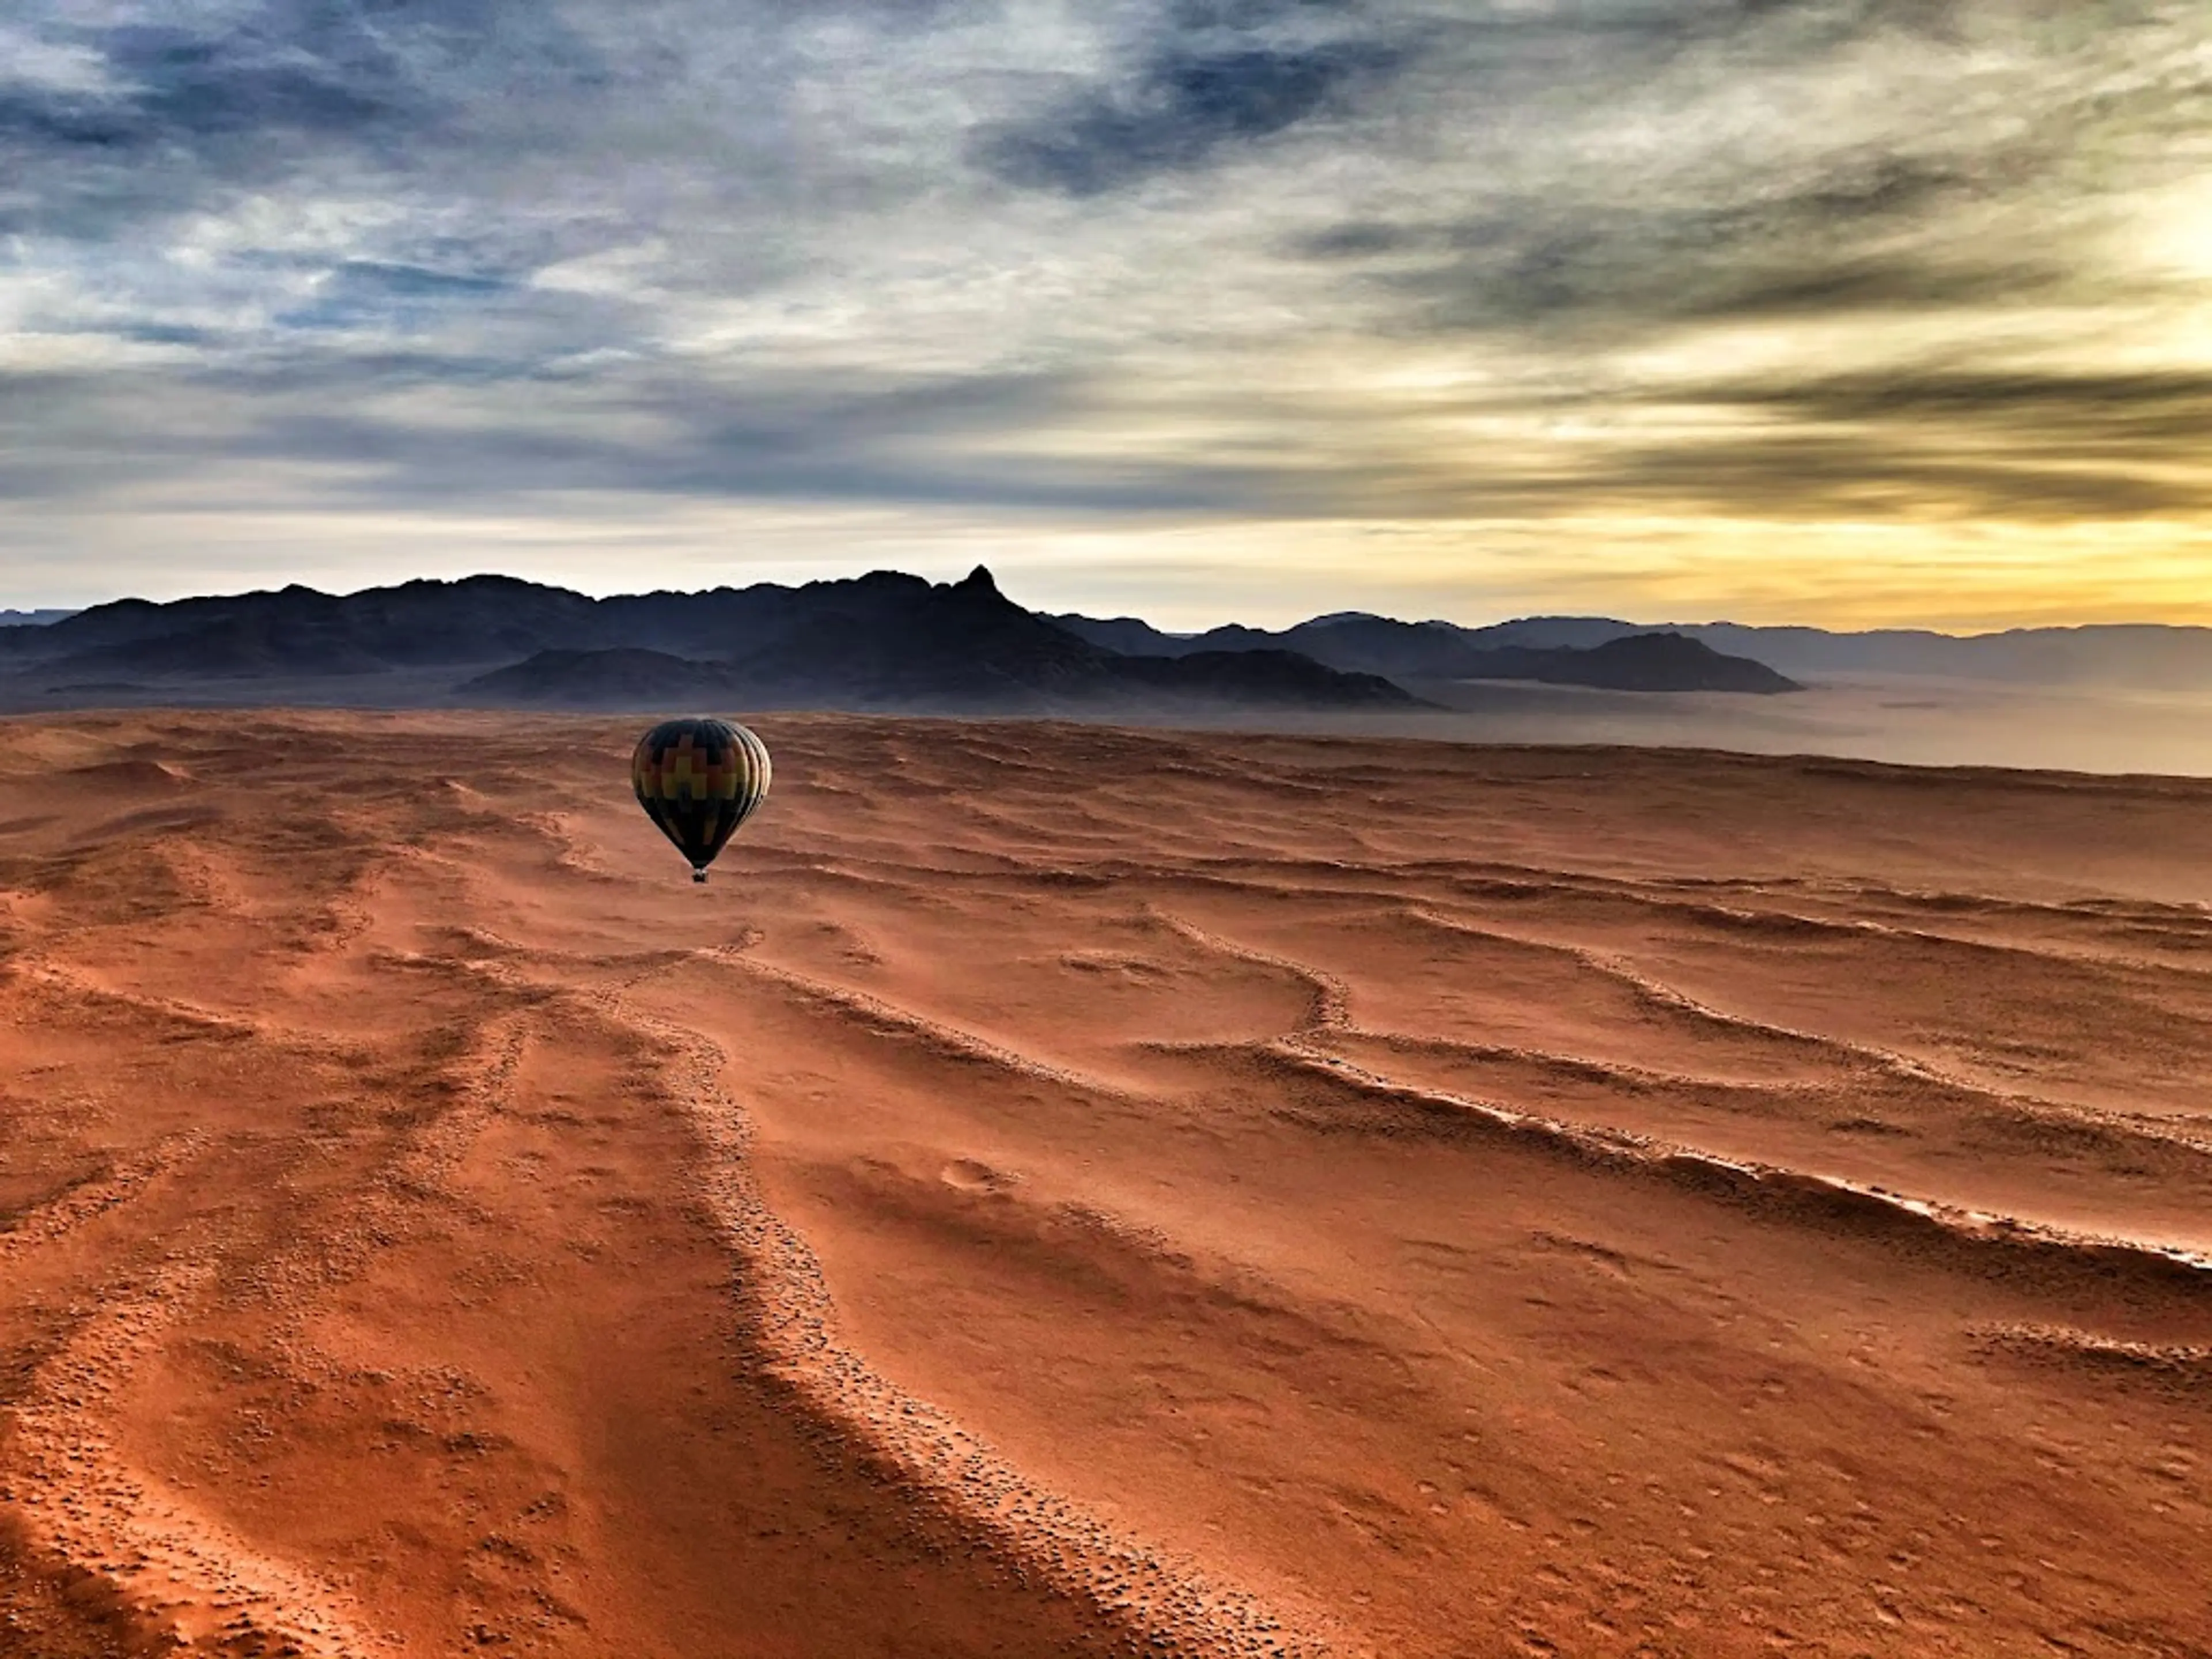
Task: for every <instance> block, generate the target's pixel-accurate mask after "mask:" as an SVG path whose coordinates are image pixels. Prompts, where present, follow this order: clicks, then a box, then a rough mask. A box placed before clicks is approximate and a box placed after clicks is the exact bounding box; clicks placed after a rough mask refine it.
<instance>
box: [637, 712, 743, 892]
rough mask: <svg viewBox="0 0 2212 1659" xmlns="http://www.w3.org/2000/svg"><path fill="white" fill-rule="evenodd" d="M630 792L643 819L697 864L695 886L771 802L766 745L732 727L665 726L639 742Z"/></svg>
mask: <svg viewBox="0 0 2212 1659" xmlns="http://www.w3.org/2000/svg"><path fill="white" fill-rule="evenodd" d="M629 778H630V787H632V788H634V789H635V790H636V792H637V804H638V805H640V806H642V807H643V808H645V815H646V816H647V817H649V818H651V819H652V820H653V822H654V823H657V824H659V826H660V833H661V834H662V835H664V836H667V837H668V839H669V840H671V842H675V843H676V850H677V851H678V852H679V853H681V854H684V857H685V858H687V859H689V860H690V861H691V879H692V880H694V881H704V880H706V879H707V866H708V865H710V864H712V863H713V862H714V855H715V854H717V853H719V852H720V851H721V850H722V844H723V843H724V842H726V841H728V840H729V838H730V836H731V835H732V832H733V831H734V830H735V829H737V827H738V825H739V824H741V823H744V821H745V820H746V819H747V818H749V817H751V816H752V814H753V812H754V811H755V809H756V808H757V807H758V806H759V805H760V804H761V802H762V801H763V800H764V799H767V797H768V780H769V761H768V745H767V744H764V743H763V742H762V741H761V740H760V739H759V738H757V737H755V736H754V735H753V734H752V733H751V732H748V731H747V730H746V729H745V728H744V726H733V725H732V724H731V723H730V722H729V721H727V720H663V721H662V722H661V723H660V724H659V725H658V726H654V727H653V730H652V731H650V732H647V733H646V734H645V735H644V736H643V737H642V738H639V739H638V744H637V750H636V752H635V753H634V754H633V755H632V756H631V757H630V763H629Z"/></svg>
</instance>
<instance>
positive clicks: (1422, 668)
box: [0, 568, 1794, 714]
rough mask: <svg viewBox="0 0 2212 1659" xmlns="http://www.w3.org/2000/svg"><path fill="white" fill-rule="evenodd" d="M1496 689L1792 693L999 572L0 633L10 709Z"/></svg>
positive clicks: (1218, 704) (1729, 677)
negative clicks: (1022, 587)
mask: <svg viewBox="0 0 2212 1659" xmlns="http://www.w3.org/2000/svg"><path fill="white" fill-rule="evenodd" d="M1408 678H1428V679H1432V680H1441V679H1451V678H1502V679H1519V680H1529V681H1538V682H1542V683H1546V684H1562V685H1583V686H1597V687H1604V688H1607V689H1612V690H1634V691H1667V690H1674V691H1680V690H1723V691H1761V692H1765V691H1783V690H1792V689H1794V686H1793V683H1792V682H1790V680H1788V679H1786V678H1784V677H1782V676H1780V675H1778V674H1776V673H1774V672H1773V671H1771V670H1770V669H1768V668H1766V667H1765V666H1763V665H1760V664H1759V663H1757V662H1753V661H1749V660H1746V659H1738V658H1732V657H1729V656H1728V655H1726V654H1725V653H1719V652H1717V651H1715V650H1713V649H1712V648H1711V647H1709V646H1707V645H1705V644H1702V643H1700V642H1699V641H1694V640H1692V639H1689V638H1686V637H1685V636H1683V635H1677V634H1656V635H1653V634H1638V633H1636V632H1634V631H1633V630H1632V631H1630V632H1627V633H1625V634H1622V635H1617V636H1614V637H1612V638H1608V639H1606V640H1604V641H1599V642H1597V643H1596V644H1595V645H1594V646H1591V647H1582V646H1577V645H1536V644H1513V645H1510V646H1508V647H1503V648H1499V649H1496V650H1491V651H1481V650H1470V649H1468V647H1466V646H1465V645H1464V644H1463V643H1462V642H1460V641H1457V639H1456V636H1455V635H1454V634H1452V633H1450V632H1449V631H1448V630H1444V629H1443V625H1439V624H1428V623H1397V622H1391V621H1389V620H1388V619H1385V618H1381V617H1356V618H1334V619H1323V620H1322V621H1321V622H1316V623H1308V624H1305V625H1304V626H1303V627H1301V628H1298V629H1289V630H1286V631H1285V632H1284V633H1282V634H1267V633H1264V632H1261V631H1258V630H1253V629H1217V630H1215V632H1214V634H1212V635H1201V636H1199V637H1197V638H1195V639H1190V638H1185V637H1182V636H1178V635H1168V634H1164V633H1160V632H1159V631H1158V630H1156V629H1150V628H1148V627H1146V625H1145V624H1143V623H1134V622H1129V621H1123V622H1116V623H1094V622H1091V621H1089V620H1088V619H1085V618H1082V617H1043V616H1040V615H1038V614H1036V613H1035V612H1032V611H1026V610H1024V609H1023V608H1022V607H1021V606H1020V605H1016V604H1014V603H1013V602H1012V600H1010V599H1006V596H1005V595H1004V594H1002V593H1001V592H1000V591H999V589H998V586H997V584H996V583H995V582H994V580H992V577H991V574H990V573H989V572H988V571H987V570H984V569H981V568H978V569H976V570H975V571H974V572H972V573H971V574H969V576H968V577H967V578H965V579H964V580H961V581H958V582H949V583H937V584H933V583H930V582H928V581H926V580H923V579H921V577H918V576H909V575H903V574H897V573H895V572H877V573H874V574H870V575H866V576H861V577H858V578H854V579H851V580H836V581H820V582H809V583H806V584H805V585H804V586H796V587H787V586H778V585H775V584H772V583H762V584H757V585H756V586H750V587H744V588H717V589H714V590H711V591H708V592H698V593H675V592H654V593H643V594H629V595H622V596H617V597H614V598H610V599H592V598H590V597H589V596H587V595H585V594H581V593H577V592H570V591H568V590H567V589H564V588H559V587H550V586H542V585H539V584H537V583H532V582H526V581H520V580H514V579H513V578H507V577H500V576H476V577H471V578H468V579H466V580H460V581H453V582H443V581H428V580H422V581H410V582H406V583H403V584H400V585H398V586H392V587H384V588H373V589H369V590H367V591H364V592H358V593H352V594H347V595H333V594H328V593H323V592H317V591H315V590H314V589H312V588H307V587H301V586H292V587H287V588H283V589H282V590H279V591H276V592H256V593H246V594H239V595H231V596H224V597H216V598H204V599H180V600H174V601H171V602H168V603H166V604H156V603H153V602H150V601H148V600H143V599H125V600H119V601H117V602H116V603H113V604H111V605H98V606H94V607H93V608H92V609H90V610H88V611H81V612H78V613H76V614H75V615H72V616H69V617H64V618H63V619H61V620H59V621H57V622H51V623H46V624H44V625H33V626H16V627H0V703H4V704H5V705H6V706H9V707H15V708H32V707H55V706H67V705H69V704H71V703H86V702H100V703H109V702H160V701H191V702H210V701H213V702H267V701H273V700H289V701H301V702H339V703H349V704H368V705H393V706H404V705H420V704H426V703H429V704H435V703H452V702H460V703H468V704H495V705H501V706H511V705H535V706H544V707H549V708H551V707H560V708H659V707H664V706H673V705H675V704H678V703H685V702H701V703H708V702H711V703H717V704H734V705H737V706H741V707H748V708H853V709H884V710H890V709H913V710H940V711H945V712H978V713H1053V712H1061V711H1065V712H1080V711H1085V710H1097V709H1108V710H1110V709H1117V708H1121V709H1127V710H1128V711H1130V712H1132V713H1138V714H1141V713H1146V712H1175V711H1178V710H1190V711H1199V710H1205V709H1213V708H1225V709H1234V708H1292V709H1315V710H1329V709H1348V710H1364V711H1373V712H1389V711H1392V710H1403V711H1413V710H1417V709H1419V708H1422V707H1424V706H1425V702H1424V699H1423V698H1422V697H1421V696H1419V694H1418V692H1417V691H1416V690H1409V689H1408V688H1407V685H1406V684H1404V682H1405V681H1406V680H1407V679H1408Z"/></svg>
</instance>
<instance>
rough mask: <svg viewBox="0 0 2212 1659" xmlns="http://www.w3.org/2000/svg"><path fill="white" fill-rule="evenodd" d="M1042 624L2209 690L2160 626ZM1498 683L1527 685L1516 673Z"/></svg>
mask: <svg viewBox="0 0 2212 1659" xmlns="http://www.w3.org/2000/svg"><path fill="white" fill-rule="evenodd" d="M1053 620H1054V621H1055V622H1057V623H1060V625H1061V626H1062V627H1064V628H1066V629H1070V630H1071V631H1073V632H1074V633H1078V634H1080V635H1083V636H1084V637H1085V639H1089V640H1094V641H1099V642H1101V643H1105V644H1109V645H1110V646H1111V647H1113V648H1114V649H1115V650H1122V651H1139V650H1142V651H1152V652H1158V653H1169V654H1172V653H1178V652H1186V651H1195V650H1210V649H1222V648H1229V649H1241V648H1246V647H1249V646H1250V645H1253V644H1257V643H1262V642H1264V643H1266V644H1268V645H1276V646H1286V647H1289V648H1291V649H1294V650H1298V651H1304V652H1305V653H1307V654H1309V655H1310V656H1313V657H1315V658H1316V659H1318V660H1320V661H1323V662H1330V663H1334V664H1336V665H1340V666H1346V665H1358V666H1361V667H1364V668H1367V669H1369V670H1370V671H1374V672H1378V673H1389V674H1392V675H1395V676H1398V677H1404V678H1425V677H1429V678H1497V677H1498V676H1497V675H1496V674H1494V673H1487V674H1486V673H1485V672H1483V671H1482V670H1481V669H1480V666H1479V665H1474V664H1473V663H1472V662H1471V660H1470V659H1466V658H1463V657H1461V656H1459V655H1458V653H1462V652H1497V651H1504V650H1534V651H1574V652H1595V651H1596V650H1597V649H1599V648H1600V647H1604V646H1606V645H1608V644H1610V643H1611V642H1613V641H1616V640H1620V639H1626V638H1628V637H1630V636H1631V635H1647V636H1648V635H1654V634H1677V635H1681V636H1682V637H1683V638H1685V639H1690V640H1694V641H1698V642H1699V643H1700V644H1702V645H1705V646H1708V647H1711V648H1712V649H1713V650H1714V651H1716V652H1717V653H1722V654H1723V655H1725V656H1731V657H1735V658H1739V659H1746V660H1749V661H1753V662H1758V663H1761V664H1764V665H1765V666H1766V667H1768V668H1771V669H1772V670H1773V671H1776V672H1777V673H1778V674H1782V675H1784V676H1788V677H1791V678H1797V679H1800V680H1802V679H1805V678H1820V677H1823V676H1827V677H1852V676H1875V675H1879V676H1907V677H1917V678H1941V679H1954V680H1984V681H1993V682H2000V683H2004V684H2014V685H2022V686H2045V687H2051V688H2058V687H2067V686H2081V687H2100V688H2106V689H2114V690H2118V689H2134V690H2212V628H2196V627H2183V626H2172V625H2168V624H2163V623H2111V624H2091V625H2087V626H2083V627H2079V628H2020V629H2008V630H2006V631H2004V632H2002V633H1992V634H1969V635H1956V634H1938V633H1936V632H1933V631H1931V630H1929V629H1895V628H1889V629H1869V630H1866V631H1863V632H1851V633H1839V632H1832V631H1830V630H1828V629H1820V628H1762V627H1753V626H1751V625H1748V624H1746V623H1729V622H1718V623H1632V622H1624V621H1622V620H1620V618H1618V617H1521V618H1519V619H1517V620H1516V621H1513V622H1506V623H1494V624H1492V625H1491V626H1488V627H1485V628H1467V627H1462V626H1461V625H1459V624H1458V623H1448V622H1420V623H1403V622H1395V621H1392V620H1391V619H1390V618H1388V617H1371V616H1368V615H1366V614H1364V613H1362V612H1349V613H1346V612H1339V613H1337V614H1336V615H1334V616H1329V617H1316V618H1315V619H1314V620H1313V621H1311V622H1306V623H1299V624H1298V625H1297V627H1295V628H1290V629H1283V630H1282V631H1280V632H1279V633H1274V634H1267V633H1263V632H1261V630H1259V629H1250V628H1245V627H1243V626H1240V625H1237V624H1231V625H1230V626H1228V627H1225V628H1218V629H1213V630H1212V631H1211V632H1209V633H1206V634H1167V633H1163V632H1161V631H1160V630H1158V629H1154V628H1152V626H1151V625H1150V624H1148V623H1144V622H1141V621H1139V620H1138V619H1137V618H1136V617H1113V618H1110V619H1103V620H1102V619H1098V618H1094V617H1079V616H1060V617H1054V618H1053ZM1385 641H1397V642H1398V643H1397V645H1395V646H1388V647H1385V646H1383V645H1382V644H1381V643H1380V642H1385ZM1385 664H1388V665H1389V666H1384V665H1385ZM1437 665H1456V666H1453V667H1451V668H1450V669H1449V671H1447V672H1444V673H1442V674H1434V673H1432V669H1433V668H1434V667H1436V666H1437ZM1492 666H1493V668H1494V667H1495V665H1494V664H1493V665H1492ZM1509 677H1510V678H1528V677H1527V676H1523V675H1522V674H1521V673H1520V672H1519V671H1517V670H1516V671H1514V672H1513V673H1512V674H1510V676H1509ZM1567 683H1571V684H1588V683H1589V682H1584V681H1579V680H1577V681H1571V682H1567ZM1670 689H1686V688H1670Z"/></svg>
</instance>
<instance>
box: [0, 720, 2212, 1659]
mask: <svg viewBox="0 0 2212 1659" xmlns="http://www.w3.org/2000/svg"><path fill="white" fill-rule="evenodd" d="M757 727H758V729H759V730H760V732H761V733H762V735H763V737H764V738H766V739H767V741H768V743H769V746H770V747H771V749H772V750H774V753H775V761H776V768H777V770H776V781H775V792H774V793H773V795H772V796H771V797H770V799H769V803H768V805H767V806H766V807H765V808H764V809H763V811H762V813H761V815H760V816H759V817H757V819H755V821H754V822H753V823H751V824H750V825H749V826H748V827H747V828H746V829H745V830H744V831H743V832H742V833H741V835H740V836H739V837H738V841H737V842H736V843H734V844H733V846H732V849H731V850H730V851H729V852H728V853H727V854H725V856H724V857H723V859H722V860H721V862H720V864H719V865H718V866H716V869H715V872H714V878H713V880H712V881H711V882H710V883H709V884H708V885H707V886H705V887H704V888H697V887H695V886H693V884H691V883H690V880H689V878H688V874H687V872H686V871H685V869H684V866H683V865H682V862H681V860H679V859H678V857H677V856H676V854H674V853H673V851H672V850H671V848H668V847H667V846H666V844H665V843H664V842H661V841H660V840H659V837H658V836H657V835H656V833H655V832H654V831H653V829H652V827H651V826H650V825H649V824H648V823H647V822H646V820H645V819H644V817H642V815H641V814H640V813H639V812H638V811H637V810H636V808H635V805H634V804H633V803H632V801H631V800H630V799H629V791H628V781H627V757H628V753H629V744H630V743H631V741H632V740H633V739H634V738H635V734H636V732H637V730H639V729H640V723H638V722H635V721H628V720H623V721H610V720H564V719H557V718H536V717H511V716H497V715H480V716H477V715H471V716H464V715H452V714H410V715H404V716H374V715H363V714H270V713H252V712H232V713H228V714H147V713H143V712H138V713H132V714H127V715H113V716H103V715H99V714H83V715H71V716H65V717H55V718H45V719H38V720H19V721H12V722H5V723H0V1653H5V1654H7V1655H9V1656H17V1655H29V1656H39V1659H46V1656H56V1659H82V1656H91V1655H95V1654H108V1653H140V1652H146V1653H152V1652H169V1651H175V1650H180V1649H181V1650H184V1651H187V1652H206V1653H222V1654H234V1655H246V1654H256V1653H258V1654H272V1655H273V1654H283V1655H308V1656H315V1659H339V1656H345V1659H424V1656H432V1655H447V1654H454V1653H459V1652H492V1653H515V1654H523V1653H543V1654H557V1655H574V1656H607V1659H616V1656H620V1659H719V1656H821V1659H860V1656H894V1655H896V1656H905V1659H919V1656H940V1655H942V1656H953V1655H985V1654H996V1655H1061V1654H1066V1655H1086V1654H1087V1655H1099V1654H1109V1653H1124V1654H1127V1653H1140V1654H1146V1655H1183V1656H1213V1655H1245V1656H1249V1655H1320V1654H1324V1653H1326V1654H1332V1655H1342V1656H1352V1655H1373V1656H1377V1659H1446V1656H1452V1659H1458V1656H1486V1655H1518V1654H1538V1655H1628V1654H1677V1655H1685V1656H1731V1655H1753V1654H1758V1655H1765V1654H1769V1653H1775V1652H1785V1653H1789V1652H1795V1653H1806V1654H1824V1655H1825V1654H1834V1655H1848V1654H1910V1655H1915V1656H1920V1655H1977V1656H1979V1655H1997V1654H2006V1655H2009V1654H2047V1653H2061V1654H2093V1655H2120V1654H2129V1655H2141V1654H2152V1655H2177V1656H2178V1655H2202V1654H2205V1653H2207V1652H2212V1487H2208V1482H2212V1090H2209V1089H2208V1082H2209V1081H2212V783H2203V782H2192V781H2170V780H2166V781H2162V780H2155V779H2142V778H2134V779H2130V778H2091V777H2086V776H2072V775H2057V774H2031V773H1999V772H1938V771H1914V770H1908V769H1895V768H1885V767H1881V766H1878V765H1874V764H1869V763H1854V762H1840V761H1833V760H1827V761H1808V760H1789V759H1775V758H1747V757H1729V756H1723V755H1716V754H1700V753H1692V752H1677V751H1667V750H1623V749H1610V750H1607V749H1576V750H1568V749H1549V750H1547V749H1535V748H1530V749H1513V748H1488V749H1486V748H1482V747H1477V746H1457V745H1449V744H1425V743H1418V742H1362V741H1352V740H1345V739H1322V738H1254V737H1249V736H1235V735H1225V734H1216V735H1207V736H1192V735H1176V734H1171V733H1159V732H1151V733H1146V732H1127V731H1117V730H1111V729H1103V728H1085V727H1079V726H1064V725H1048V724H1021V723H1005V724H973V725H964V724H957V723H951V722H931V721H921V720H912V721H899V720H863V719H847V718H832V717H803V718H802V717H791V718H771V719H763V720H760V721H758V722H757Z"/></svg>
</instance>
